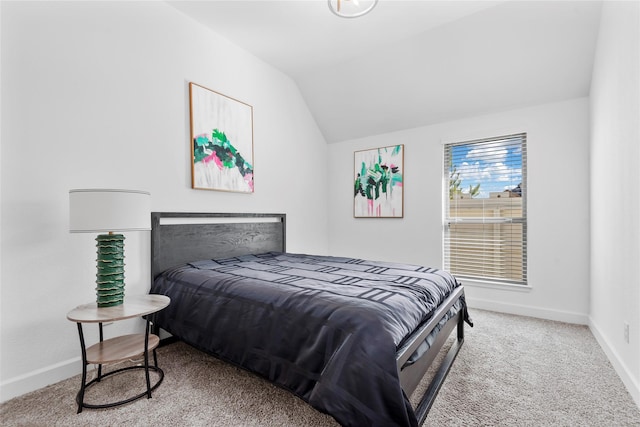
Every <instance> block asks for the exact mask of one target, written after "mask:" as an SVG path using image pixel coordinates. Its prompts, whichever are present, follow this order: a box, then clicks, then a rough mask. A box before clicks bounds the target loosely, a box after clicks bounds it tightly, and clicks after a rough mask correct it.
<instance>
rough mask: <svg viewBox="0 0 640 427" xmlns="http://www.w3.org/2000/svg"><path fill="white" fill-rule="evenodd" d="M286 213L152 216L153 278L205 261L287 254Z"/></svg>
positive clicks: (156, 213) (174, 213)
mask: <svg viewBox="0 0 640 427" xmlns="http://www.w3.org/2000/svg"><path fill="white" fill-rule="evenodd" d="M285 250H286V214H263V213H239V214H234V213H188V212H152V213H151V278H152V280H153V279H154V278H155V277H156V276H157V275H158V274H160V273H161V272H163V271H164V270H166V269H168V268H171V267H176V266H178V265H181V264H184V263H187V262H190V261H198V260H203V259H213V258H227V257H233V256H238V255H247V254H258V253H263V252H269V251H274V252H285Z"/></svg>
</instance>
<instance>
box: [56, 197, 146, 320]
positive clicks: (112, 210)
mask: <svg viewBox="0 0 640 427" xmlns="http://www.w3.org/2000/svg"><path fill="white" fill-rule="evenodd" d="M143 230H151V194H150V193H148V192H145V191H137V190H111V189H87V190H69V231H70V232H71V233H103V234H99V235H98V237H97V238H96V240H97V242H98V244H97V245H96V246H97V247H98V259H97V274H96V283H97V287H96V291H97V303H98V307H111V306H116V305H120V304H122V303H123V301H124V286H125V283H124V235H122V234H115V233H114V232H116V231H120V232H122V231H143ZM105 233H106V234H105Z"/></svg>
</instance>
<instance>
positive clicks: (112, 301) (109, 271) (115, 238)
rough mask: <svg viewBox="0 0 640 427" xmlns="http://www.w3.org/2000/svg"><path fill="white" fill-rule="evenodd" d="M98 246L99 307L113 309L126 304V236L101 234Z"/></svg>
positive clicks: (98, 238) (97, 279) (97, 239)
mask: <svg viewBox="0 0 640 427" xmlns="http://www.w3.org/2000/svg"><path fill="white" fill-rule="evenodd" d="M96 241H97V242H98V244H97V245H96V246H97V247H98V259H97V264H98V272H97V274H96V283H97V285H98V287H97V288H96V291H97V300H96V302H97V303H98V307H113V306H116V305H120V304H122V303H123V302H124V236H123V235H122V234H101V235H99V236H98V237H97V238H96Z"/></svg>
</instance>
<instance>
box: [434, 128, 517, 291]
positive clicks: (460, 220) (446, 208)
mask: <svg viewBox="0 0 640 427" xmlns="http://www.w3.org/2000/svg"><path fill="white" fill-rule="evenodd" d="M514 140H515V141H518V140H519V147H520V152H521V157H520V160H521V179H520V180H517V181H521V182H520V183H519V184H520V191H521V193H520V194H521V196H520V197H518V199H520V203H521V215H520V216H500V217H487V216H485V215H484V214H483V215H482V216H481V217H461V216H454V215H451V201H452V200H453V197H452V195H451V190H450V189H451V177H452V171H453V170H454V168H453V166H454V165H453V161H454V159H453V156H452V147H455V146H463V145H467V146H472V145H475V146H476V147H474V148H478V147H481V148H486V147H487V146H488V145H490V144H498V145H499V144H500V142H502V141H506V142H508V141H514ZM510 146H512V147H513V146H516V144H513V143H511V144H510ZM443 166H444V167H443V204H442V207H443V209H442V211H443V216H442V218H443V239H442V245H443V267H444V268H445V269H447V270H449V271H451V272H452V273H453V274H454V275H455V276H456V277H457V278H459V279H460V280H463V281H470V282H476V283H480V284H491V285H499V286H505V285H506V286H510V287H512V288H514V289H515V288H519V289H522V288H529V279H528V254H527V248H528V225H527V198H528V191H527V134H526V132H520V133H514V134H507V135H501V136H496V137H490V138H483V139H476V140H467V141H459V142H446V143H444V144H443ZM480 182H481V184H482V182H487V181H480ZM511 184H512V185H513V181H512V182H511ZM461 198H463V197H461ZM469 198H470V199H472V197H469ZM510 199H514V200H515V199H516V198H515V197H514V198H511V197H510ZM473 200H487V198H484V199H482V198H481V199H473ZM489 200H491V199H489ZM456 205H458V203H457V204H456ZM479 205H480V204H479ZM481 205H482V209H483V212H484V205H485V202H482V204H481ZM458 224H465V225H474V224H477V225H481V227H482V228H483V230H484V227H486V226H491V225H494V228H495V225H498V227H501V226H500V224H519V225H521V227H522V231H521V234H519V235H520V238H519V240H518V239H517V238H516V239H511V238H509V239H506V240H508V243H509V245H512V243H513V242H514V241H515V242H516V243H517V244H518V245H521V246H517V247H516V249H509V250H508V256H509V257H511V258H509V259H512V258H515V259H517V258H518V252H517V251H518V249H517V248H521V265H519V266H520V267H521V277H520V278H516V279H514V278H513V277H505V276H504V275H503V276H502V277H500V275H499V274H496V275H483V274H482V273H479V274H469V273H468V270H470V269H466V272H462V271H458V272H456V268H455V267H452V259H453V258H454V257H455V260H454V261H457V262H459V261H460V260H461V259H462V260H463V261H464V260H465V259H466V258H465V256H455V253H460V252H461V251H460V250H458V251H455V253H454V251H452V248H451V244H452V242H459V241H461V240H463V239H462V238H461V237H457V238H453V240H452V236H451V227H452V226H455V225H458ZM516 228H517V227H516ZM513 229H514V227H511V230H510V231H508V232H505V234H510V233H513ZM460 232H461V233H462V230H461V231H460ZM479 234H481V235H483V236H484V234H485V231H482V232H480V233H479ZM474 237H475V236H474ZM506 240H505V241H506ZM494 242H496V240H495V237H490V238H484V237H483V239H482V241H481V243H480V244H479V247H480V248H481V249H480V250H478V252H479V253H481V254H482V255H467V257H468V258H469V259H470V260H475V259H479V258H480V257H482V261H481V262H480V261H479V262H478V265H481V266H482V267H481V268H482V270H483V271H486V270H487V269H489V270H490V269H491V268H493V269H495V270H498V269H500V268H503V269H505V267H506V266H507V264H508V262H503V261H495V260H494V261H491V262H489V261H486V260H485V258H486V255H485V251H486V247H487V246H490V245H491V243H494ZM510 248H513V246H510ZM490 263H493V265H490V266H489V267H486V264H487V265H488V264H490ZM454 264H455V262H454ZM460 270H464V269H460Z"/></svg>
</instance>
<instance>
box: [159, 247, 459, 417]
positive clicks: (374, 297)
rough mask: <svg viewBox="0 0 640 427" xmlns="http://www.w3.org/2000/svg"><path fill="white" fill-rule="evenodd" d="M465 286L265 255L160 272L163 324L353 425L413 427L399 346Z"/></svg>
mask: <svg viewBox="0 0 640 427" xmlns="http://www.w3.org/2000/svg"><path fill="white" fill-rule="evenodd" d="M457 286H459V284H458V283H457V282H456V280H455V279H454V278H453V276H451V275H450V274H448V273H447V272H445V271H442V270H437V269H433V268H425V267H420V266H415V265H404V264H395V263H384V262H371V261H365V260H360V259H351V258H338V257H327V256H310V255H300V254H289V253H286V254H283V253H267V254H262V255H248V256H242V257H237V258H230V259H225V260H204V261H197V262H193V263H190V264H188V265H185V266H181V267H177V268H173V269H170V270H167V271H165V272H164V273H162V274H161V275H159V276H158V277H157V278H156V279H155V281H154V283H153V285H152V288H151V291H150V293H153V294H163V295H167V296H169V297H171V304H170V305H169V307H167V308H166V309H165V310H162V311H161V312H159V313H158V314H157V317H156V320H155V321H156V324H157V325H158V326H160V327H161V328H163V329H165V330H167V331H168V332H170V333H171V334H173V335H175V336H177V337H179V338H180V339H181V340H183V341H185V342H186V343H188V344H190V345H193V346H194V347H197V348H199V349H201V350H204V351H206V352H208V353H211V354H214V355H216V356H218V357H220V358H222V359H224V360H226V361H229V362H232V363H234V364H237V365H239V366H242V367H244V368H246V369H249V370H251V371H253V372H256V373H258V374H260V375H262V376H264V377H266V378H267V379H268V380H270V381H272V382H274V383H275V384H277V385H279V386H281V387H284V388H285V389H288V390H290V391H291V392H293V393H295V394H296V395H298V396H299V397H301V398H302V399H304V400H305V401H307V402H309V403H310V404H311V405H312V406H313V407H315V408H317V409H318V410H320V411H323V412H326V413H328V414H330V415H332V416H333V417H334V418H335V419H336V420H337V421H338V422H339V423H340V424H342V425H345V426H415V425H417V421H416V418H415V414H414V412H413V409H412V408H411V405H410V404H409V401H408V399H407V396H405V394H404V392H403V391H402V389H401V387H400V382H399V378H398V372H397V367H396V349H397V348H398V347H399V346H400V345H401V344H402V343H403V340H404V339H406V338H407V337H408V336H409V335H410V334H411V332H412V331H414V330H415V329H416V328H417V327H418V326H419V325H420V324H422V323H423V322H425V321H426V320H428V319H429V317H430V315H431V313H432V311H433V310H434V309H435V308H436V307H437V306H438V305H439V304H440V303H441V302H442V301H443V300H444V299H445V298H446V296H447V295H448V294H449V293H450V292H451V291H452V290H453V289H454V288H455V287H457Z"/></svg>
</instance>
